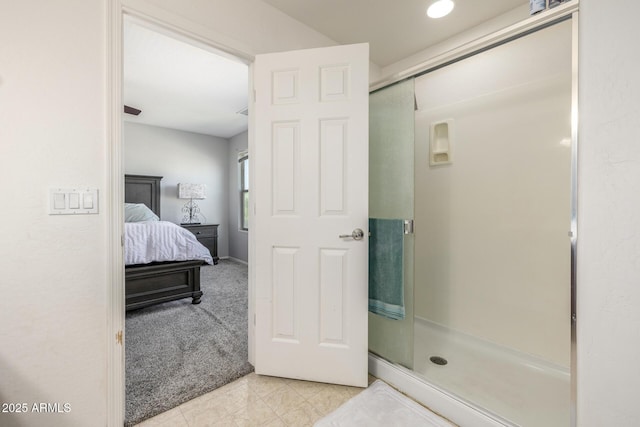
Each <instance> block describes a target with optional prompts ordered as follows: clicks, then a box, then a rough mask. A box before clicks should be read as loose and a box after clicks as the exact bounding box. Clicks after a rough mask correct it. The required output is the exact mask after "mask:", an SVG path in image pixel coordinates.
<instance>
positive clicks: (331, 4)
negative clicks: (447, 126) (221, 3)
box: [262, 0, 528, 67]
mask: <svg viewBox="0 0 640 427" xmlns="http://www.w3.org/2000/svg"><path fill="white" fill-rule="evenodd" d="M262 1H263V2H265V3H268V4H270V5H272V6H273V7H275V8H277V9H279V10H280V11H282V12H284V13H285V14H287V15H289V16H291V17H293V18H295V19H297V20H298V21H300V22H302V23H303V24H306V25H307V26H309V27H311V28H313V29H315V30H316V31H318V32H320V33H322V34H324V35H325V36H327V37H329V38H331V39H333V40H335V41H337V42H338V43H340V44H349V43H362V42H369V44H370V55H371V61H372V62H374V63H376V64H377V65H379V66H380V67H385V66H387V65H389V64H391V63H394V62H397V61H398V60H400V59H402V58H406V57H408V56H410V55H412V54H414V53H417V52H419V51H421V50H424V49H426V48H427V47H429V46H432V45H434V44H436V43H439V42H442V41H444V40H446V39H448V38H449V37H452V36H454V35H455V34H458V33H460V32H462V31H464V30H467V29H469V28H472V27H475V26H476V25H478V24H480V23H482V22H485V21H487V20H489V19H491V18H494V17H496V16H498V15H501V14H503V13H506V12H508V11H510V10H512V9H515V8H516V7H519V6H523V5H526V4H528V1H527V0H454V1H455V8H454V9H453V11H452V12H451V14H449V15H448V16H446V17H444V18H441V19H430V18H427V16H426V11H427V7H428V6H429V5H430V4H431V3H433V1H434V0H304V1H301V0H262Z"/></svg>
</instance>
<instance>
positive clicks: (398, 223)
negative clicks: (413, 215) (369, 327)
mask: <svg viewBox="0 0 640 427" xmlns="http://www.w3.org/2000/svg"><path fill="white" fill-rule="evenodd" d="M369 233H370V236H369V311H370V312H372V313H375V314H379V315H381V316H384V317H388V318H390V319H394V320H399V319H404V316H405V312H404V286H403V284H404V277H403V276H404V275H403V271H404V265H403V254H404V219H378V218H369Z"/></svg>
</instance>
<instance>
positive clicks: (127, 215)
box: [124, 203, 160, 222]
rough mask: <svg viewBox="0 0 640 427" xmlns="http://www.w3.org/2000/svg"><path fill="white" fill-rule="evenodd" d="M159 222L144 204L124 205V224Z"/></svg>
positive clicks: (156, 216)
mask: <svg viewBox="0 0 640 427" xmlns="http://www.w3.org/2000/svg"><path fill="white" fill-rule="evenodd" d="M142 221H160V218H158V215H156V214H154V213H153V211H152V210H151V209H149V208H148V207H147V206H146V205H145V204H144V203H125V204H124V222H142Z"/></svg>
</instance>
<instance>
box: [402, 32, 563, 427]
mask: <svg viewBox="0 0 640 427" xmlns="http://www.w3.org/2000/svg"><path fill="white" fill-rule="evenodd" d="M571 58H572V55H571V22H570V21H565V22H562V23H559V24H556V25H554V26H552V27H549V28H545V29H543V30H540V31H538V32H535V33H533V34H529V35H527V36H524V37H521V38H519V39H517V40H514V41H511V42H509V43H506V44H504V45H501V46H499V47H495V48H493V49H490V50H488V51H485V52H483V53H480V54H478V55H475V56H473V57H470V58H467V59H464V60H462V61H459V62H457V63H454V64H452V65H449V66H446V67H444V68H441V69H439V70H436V71H433V72H430V73H428V74H425V75H423V76H420V77H417V78H416V81H415V94H416V100H417V108H418V109H417V111H416V114H415V120H416V121H415V144H416V149H415V162H416V166H415V167H416V169H415V221H416V225H415V230H416V235H415V299H414V314H415V325H414V328H415V329H414V333H415V348H414V365H413V368H414V370H415V371H416V372H418V373H419V374H421V375H423V376H424V377H425V378H426V379H427V380H428V381H429V382H432V383H434V384H436V385H438V386H440V387H441V388H443V389H445V390H447V391H448V392H450V393H453V394H455V395H456V396H458V397H459V398H461V399H463V400H466V401H468V402H470V403H472V404H474V405H476V406H479V407H481V408H484V409H485V410H486V411H488V412H491V413H493V414H494V415H495V416H497V417H499V418H502V419H504V420H505V421H507V422H510V423H513V424H516V425H525V426H545V427H551V426H557V427H561V426H563V427H564V426H568V425H569V414H570V413H569V409H570V408H569V399H570V381H569V366H570V340H571V338H570V333H571V332H570V328H571V324H570V262H571V261H570V238H569V236H568V231H569V230H570V201H571V197H570V191H571V190H570V183H571V143H572V139H571V99H572V98H571V94H572V92H571V91H572V64H571Z"/></svg>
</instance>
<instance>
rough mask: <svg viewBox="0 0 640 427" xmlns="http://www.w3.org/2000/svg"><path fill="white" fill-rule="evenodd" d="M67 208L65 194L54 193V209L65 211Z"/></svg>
mask: <svg viewBox="0 0 640 427" xmlns="http://www.w3.org/2000/svg"><path fill="white" fill-rule="evenodd" d="M65 207H66V203H65V194H64V193H53V209H64V208H65Z"/></svg>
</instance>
